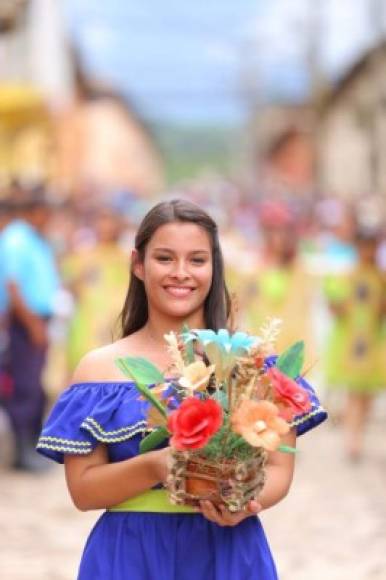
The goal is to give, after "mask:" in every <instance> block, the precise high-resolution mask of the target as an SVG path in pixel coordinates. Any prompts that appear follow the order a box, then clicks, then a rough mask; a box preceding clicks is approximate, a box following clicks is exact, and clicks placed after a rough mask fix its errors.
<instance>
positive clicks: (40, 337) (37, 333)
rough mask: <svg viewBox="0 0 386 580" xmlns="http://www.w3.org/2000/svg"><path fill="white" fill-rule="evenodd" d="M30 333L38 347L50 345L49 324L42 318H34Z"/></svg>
mask: <svg viewBox="0 0 386 580" xmlns="http://www.w3.org/2000/svg"><path fill="white" fill-rule="evenodd" d="M28 334H29V337H30V339H31V341H32V342H33V344H34V345H35V346H37V347H38V348H46V347H47V346H48V331H47V324H46V323H45V322H44V321H43V320H40V318H34V320H33V321H32V322H31V325H30V327H29V329H28Z"/></svg>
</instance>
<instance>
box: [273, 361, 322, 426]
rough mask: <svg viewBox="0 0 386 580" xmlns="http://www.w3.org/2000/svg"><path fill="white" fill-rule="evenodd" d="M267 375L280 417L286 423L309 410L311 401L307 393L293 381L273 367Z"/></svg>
mask: <svg viewBox="0 0 386 580" xmlns="http://www.w3.org/2000/svg"><path fill="white" fill-rule="evenodd" d="M267 375H268V376H269V378H270V380H271V382H272V385H273V389H274V400H275V403H276V404H277V405H278V406H279V408H280V416H281V417H283V418H284V419H286V420H287V421H292V419H293V418H294V416H295V415H300V414H302V413H306V412H307V411H309V410H310V409H311V401H310V399H309V396H308V393H307V391H306V390H305V389H303V387H301V386H300V385H298V384H297V383H296V382H295V381H294V380H293V379H290V378H289V377H287V376H286V375H284V374H283V373H282V372H280V371H279V369H277V368H275V367H272V368H270V369H268V371H267Z"/></svg>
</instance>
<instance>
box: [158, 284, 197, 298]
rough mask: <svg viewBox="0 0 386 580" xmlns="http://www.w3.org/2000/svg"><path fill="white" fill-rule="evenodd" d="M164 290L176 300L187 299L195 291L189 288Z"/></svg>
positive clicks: (177, 287)
mask: <svg viewBox="0 0 386 580" xmlns="http://www.w3.org/2000/svg"><path fill="white" fill-rule="evenodd" d="M164 289H165V290H166V292H167V293H168V294H170V295H171V296H173V297H174V298H185V297H186V296H189V295H190V294H191V293H192V292H193V291H194V290H195V288H191V287H188V286H164Z"/></svg>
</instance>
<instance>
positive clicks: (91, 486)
mask: <svg viewBox="0 0 386 580" xmlns="http://www.w3.org/2000/svg"><path fill="white" fill-rule="evenodd" d="M168 453H169V449H168V448H166V449H161V450H159V451H151V452H149V453H145V454H144V455H138V456H136V457H133V458H132V459H126V460H125V461H119V462H117V463H108V457H107V449H106V446H105V445H99V446H98V447H97V448H96V449H95V450H94V451H93V452H92V453H90V454H89V455H86V456H77V455H66V457H65V470H66V481H67V487H68V489H69V491H70V494H71V497H72V500H73V502H74V504H75V506H76V507H77V508H78V509H80V510H82V511H86V510H92V509H104V508H108V507H111V506H113V505H116V504H118V503H121V502H122V501H124V500H126V499H129V498H130V497H134V496H136V495H138V494H140V493H142V492H144V491H146V490H148V489H150V488H151V487H153V486H154V485H156V484H157V483H160V482H162V481H164V480H165V479H166V475H167V467H166V463H167V455H168Z"/></svg>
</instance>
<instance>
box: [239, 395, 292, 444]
mask: <svg viewBox="0 0 386 580" xmlns="http://www.w3.org/2000/svg"><path fill="white" fill-rule="evenodd" d="M232 429H233V431H235V433H238V434H239V435H241V436H242V437H243V438H244V439H245V441H247V442H248V443H249V444H250V445H252V446H253V447H263V448H264V449H266V450H267V451H275V449H277V448H278V447H279V445H280V441H281V436H282V435H285V434H286V433H288V431H289V425H288V423H287V422H286V421H284V419H281V418H280V417H279V409H278V408H277V407H276V405H274V404H273V403H270V402H269V401H251V400H248V399H244V400H243V401H242V403H241V404H240V405H239V407H238V408H237V409H236V411H235V412H234V413H233V415H232Z"/></svg>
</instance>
